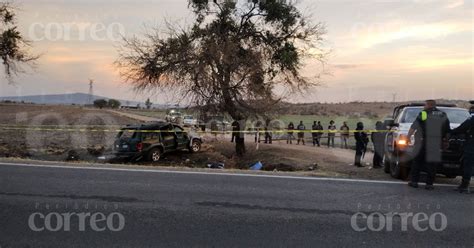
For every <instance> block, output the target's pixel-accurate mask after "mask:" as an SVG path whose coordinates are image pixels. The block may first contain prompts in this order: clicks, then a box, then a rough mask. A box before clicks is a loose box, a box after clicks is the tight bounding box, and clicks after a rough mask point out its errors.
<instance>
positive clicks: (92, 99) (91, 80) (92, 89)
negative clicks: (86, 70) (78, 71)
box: [88, 79, 94, 105]
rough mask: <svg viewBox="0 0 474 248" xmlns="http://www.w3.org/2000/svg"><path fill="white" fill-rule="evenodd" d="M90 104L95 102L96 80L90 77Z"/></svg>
mask: <svg viewBox="0 0 474 248" xmlns="http://www.w3.org/2000/svg"><path fill="white" fill-rule="evenodd" d="M88 104H90V105H93V104H94V80H93V79H89V100H88Z"/></svg>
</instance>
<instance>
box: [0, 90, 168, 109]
mask: <svg viewBox="0 0 474 248" xmlns="http://www.w3.org/2000/svg"><path fill="white" fill-rule="evenodd" d="M90 99H92V101H95V100H97V99H107V100H109V99H110V98H109V97H103V96H96V95H92V97H90V95H89V94H84V93H74V94H57V95H32V96H9V97H1V96H0V101H13V102H25V103H34V104H51V105H73V104H75V105H87V104H90V103H89V100H90ZM117 100H119V101H120V102H121V103H122V106H125V105H127V106H136V105H137V104H140V105H141V106H142V107H144V106H145V103H144V102H138V101H128V100H120V99H117ZM153 107H160V105H154V106H153Z"/></svg>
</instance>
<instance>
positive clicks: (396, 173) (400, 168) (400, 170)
mask: <svg viewBox="0 0 474 248" xmlns="http://www.w3.org/2000/svg"><path fill="white" fill-rule="evenodd" d="M408 174H409V169H408V167H407V166H406V165H405V163H404V162H402V159H401V158H400V156H397V158H396V159H395V161H394V162H393V163H391V165H390V175H391V176H392V177H393V178H395V179H401V180H404V181H405V180H407V179H408Z"/></svg>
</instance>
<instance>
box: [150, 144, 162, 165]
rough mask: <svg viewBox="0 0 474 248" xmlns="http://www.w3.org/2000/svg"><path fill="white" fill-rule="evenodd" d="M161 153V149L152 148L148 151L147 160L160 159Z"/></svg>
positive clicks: (154, 160)
mask: <svg viewBox="0 0 474 248" xmlns="http://www.w3.org/2000/svg"><path fill="white" fill-rule="evenodd" d="M162 154H163V153H162V152H161V149H159V148H153V149H151V150H150V151H149V152H148V161H149V162H152V163H156V162H158V161H160V159H161V155H162Z"/></svg>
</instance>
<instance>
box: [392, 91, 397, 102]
mask: <svg viewBox="0 0 474 248" xmlns="http://www.w3.org/2000/svg"><path fill="white" fill-rule="evenodd" d="M396 101H397V93H393V94H392V102H396Z"/></svg>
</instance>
